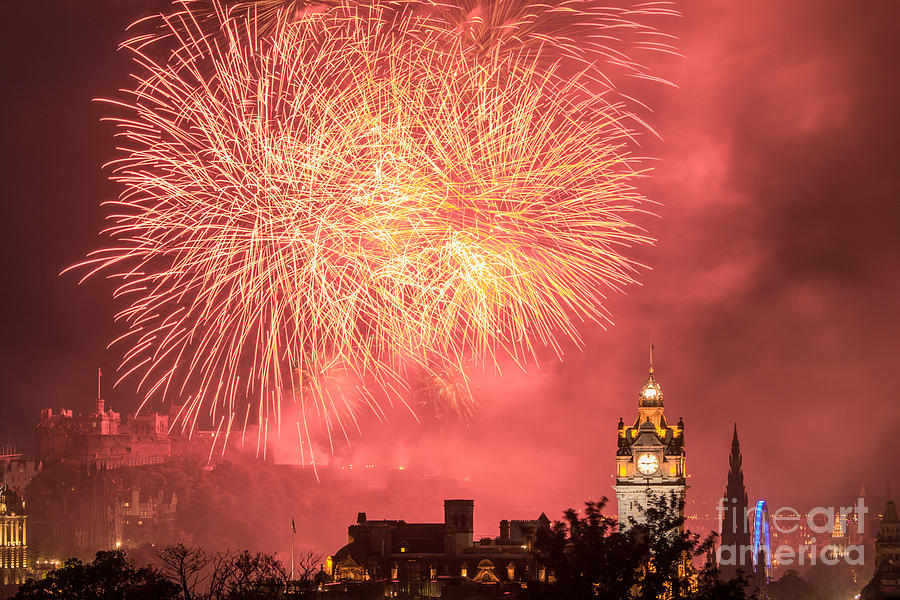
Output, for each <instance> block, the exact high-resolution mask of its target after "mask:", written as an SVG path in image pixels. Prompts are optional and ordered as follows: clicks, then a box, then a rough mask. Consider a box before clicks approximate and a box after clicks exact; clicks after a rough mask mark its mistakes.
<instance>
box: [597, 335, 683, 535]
mask: <svg viewBox="0 0 900 600" xmlns="http://www.w3.org/2000/svg"><path fill="white" fill-rule="evenodd" d="M685 477H686V474H685V449H684V422H683V421H682V420H680V419H679V421H678V424H677V425H674V426H672V425H669V424H668V423H667V422H666V417H665V415H664V414H663V392H662V388H661V387H660V385H659V383H658V382H657V381H656V378H655V377H654V373H653V348H652V346H651V349H650V375H649V377H648V378H647V381H646V382H645V383H644V385H643V387H641V391H640V393H639V394H638V416H637V419H635V421H634V423H633V424H632V425H631V426H629V427H626V426H625V422H624V420H623V419H619V439H618V451H617V452H616V485H615V488H614V489H615V491H616V500H617V502H618V519H619V524H620V526H622V527H629V526H630V525H631V524H632V523H640V522H641V521H642V519H643V514H644V513H643V511H644V509H645V508H646V507H647V505H648V502H649V500H650V498H651V497H653V498H668V497H671V496H675V498H676V499H677V500H678V501H679V502H681V503H683V502H684V496H685V491H686V490H687V484H686V480H685ZM682 512H683V508H682Z"/></svg>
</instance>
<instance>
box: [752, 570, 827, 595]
mask: <svg viewBox="0 0 900 600" xmlns="http://www.w3.org/2000/svg"><path fill="white" fill-rule="evenodd" d="M766 592H767V593H768V595H769V599H770V600H822V599H821V596H819V594H818V593H817V592H816V589H815V588H814V587H813V586H812V585H811V584H810V583H809V582H808V581H806V580H805V579H803V578H802V577H800V574H799V573H797V571H795V570H793V569H791V570H790V571H788V572H787V573H785V574H784V575H782V577H781V579H779V580H778V581H773V582H771V583H770V584H769V585H768V587H767V588H766Z"/></svg>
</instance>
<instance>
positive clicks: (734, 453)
mask: <svg viewBox="0 0 900 600" xmlns="http://www.w3.org/2000/svg"><path fill="white" fill-rule="evenodd" d="M743 463H744V461H743V457H742V456H741V443H740V441H739V440H738V431H737V423H735V424H734V436H733V437H732V438H731V456H729V457H728V487H727V489H728V490H729V492H737V493H740V494H743V495H744V497H746V495H747V492H746V491H744V470H743V466H744V465H743ZM732 497H736V496H732Z"/></svg>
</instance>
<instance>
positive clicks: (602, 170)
mask: <svg viewBox="0 0 900 600" xmlns="http://www.w3.org/2000/svg"><path fill="white" fill-rule="evenodd" d="M521 5H523V3H521V2H519V3H502V2H501V3H487V4H486V5H485V6H495V7H499V9H497V10H499V12H491V13H490V14H482V13H479V12H478V10H477V9H478V6H481V4H480V3H476V2H469V1H466V2H460V3H458V4H454V3H449V4H447V3H440V4H439V3H436V2H435V3H432V2H418V3H410V2H398V1H385V2H376V3H374V4H370V3H354V2H346V1H345V2H333V3H326V4H318V5H315V6H313V5H309V4H304V3H297V2H293V3H290V2H289V3H284V2H282V3H273V2H262V3H256V4H255V5H253V6H252V8H253V10H240V9H239V7H238V8H236V7H232V8H231V9H226V8H224V7H223V6H221V5H220V4H218V3H216V2H214V3H212V4H211V5H202V6H199V7H198V5H196V4H194V3H190V2H188V3H184V4H183V5H181V6H180V7H179V8H178V10H175V11H173V12H172V13H171V14H170V15H168V16H163V17H161V20H160V22H159V26H158V27H157V28H156V29H155V30H154V31H153V33H151V34H149V35H147V36H136V37H134V38H133V39H132V40H130V41H129V42H127V43H126V44H125V45H124V47H125V48H126V49H127V50H128V51H129V52H130V53H131V54H132V56H133V58H134V61H135V64H136V66H137V71H138V75H137V82H138V83H137V85H136V86H135V87H134V89H133V90H132V91H131V92H130V93H129V94H128V99H127V100H123V101H117V102H113V103H112V104H114V105H115V106H116V107H118V109H120V112H122V113H123V114H122V116H116V117H114V118H112V120H113V121H114V122H115V123H116V124H117V126H118V128H119V134H118V135H119V139H120V141H121V143H120V148H119V158H117V159H116V160H115V161H113V162H112V163H111V164H110V167H111V170H112V176H111V178H112V179H113V180H115V181H116V182H118V183H119V184H121V185H122V186H123V188H124V191H123V192H122V194H121V196H120V197H119V199H118V200H116V201H114V202H111V203H109V205H110V206H111V207H112V211H113V212H112V214H110V215H109V221H110V224H109V226H108V227H107V229H106V230H105V233H106V235H108V236H109V237H110V238H111V239H112V240H113V243H112V244H111V245H110V247H108V248H105V249H103V250H100V251H98V252H96V253H94V254H93V255H92V256H91V257H89V259H88V260H87V261H85V262H84V263H82V265H80V266H82V267H84V266H87V267H88V276H89V275H91V274H94V273H98V272H100V273H104V274H106V275H107V276H110V277H115V278H117V279H119V280H120V285H119V287H118V290H117V293H116V294H117V296H118V297H121V298H123V299H124V301H125V303H126V307H125V308H124V310H122V311H121V312H120V313H119V314H118V320H119V321H120V322H121V323H123V324H124V326H125V329H126V331H125V333H124V335H123V336H122V337H121V338H120V339H119V340H117V341H119V342H122V343H123V344H124V345H125V348H126V351H125V352H124V356H123V361H122V373H123V377H126V376H130V375H134V376H136V377H137V378H138V381H139V383H138V387H139V389H140V390H141V392H142V393H143V394H144V396H145V398H146V400H149V399H151V398H154V397H175V398H178V399H180V400H181V401H183V408H182V411H181V413H180V414H179V421H180V422H181V423H183V426H184V427H192V426H193V424H194V423H196V421H197V418H198V415H199V414H200V413H201V412H203V411H204V410H205V411H208V412H209V413H210V414H211V415H212V417H213V423H218V427H219V429H221V427H222V423H223V422H227V423H228V425H227V426H226V430H227V431H230V430H231V425H232V423H235V424H236V423H240V422H241V421H242V420H243V422H244V423H246V422H247V418H248V417H247V415H248V414H249V408H245V407H244V406H243V404H244V403H247V402H250V403H251V404H252V405H253V406H254V407H255V412H256V413H257V414H256V419H257V420H258V422H259V424H260V427H261V428H264V427H265V428H267V427H268V424H270V423H275V424H278V423H280V422H281V420H282V409H283V407H284V406H285V405H286V403H295V402H296V403H298V404H299V405H300V415H301V420H300V421H299V422H298V424H297V431H298V433H299V435H300V438H301V440H302V441H303V443H305V444H307V445H309V450H310V452H311V451H312V445H311V444H312V442H311V440H312V438H313V437H315V435H316V434H317V432H315V431H311V430H310V428H309V425H308V423H309V420H308V419H307V418H306V417H307V416H308V415H310V414H316V415H318V417H319V419H318V422H321V423H324V428H325V430H326V431H327V432H328V435H329V437H330V436H331V432H332V430H335V431H340V430H344V427H345V426H346V425H347V424H351V425H354V424H355V423H356V416H357V414H358V409H359V407H360V406H361V403H362V405H368V406H369V407H370V408H371V409H372V410H374V411H375V412H376V413H377V414H379V415H383V412H382V409H381V406H380V399H381V398H386V399H387V400H388V401H392V400H400V401H403V398H404V397H405V392H406V381H407V379H408V376H409V374H410V373H422V372H424V373H428V374H431V375H432V376H434V377H436V378H438V379H439V378H440V377H441V373H459V372H461V370H464V367H465V366H467V365H472V364H476V365H480V366H481V367H482V368H483V367H485V366H487V367H489V368H492V367H491V366H492V365H495V364H496V363H497V361H498V360H501V359H504V358H509V357H511V358H512V359H514V360H515V361H518V362H528V361H530V360H532V359H534V357H535V353H536V351H537V349H538V348H540V347H547V346H549V347H551V348H554V349H557V350H558V348H559V343H560V341H561V340H563V339H575V340H578V336H579V330H578V325H579V324H580V323H581V322H583V321H584V320H589V321H603V320H604V319H606V313H605V310H604V308H603V305H602V300H603V292H604V290H607V289H609V288H616V289H618V288H620V287H622V286H624V285H626V284H629V283H631V282H632V281H633V274H634V266H635V265H634V264H633V263H632V261H631V260H630V259H629V258H628V257H626V256H625V255H624V254H623V253H622V252H623V250H624V249H627V248H629V247H631V246H632V245H634V244H642V243H646V242H648V241H650V238H648V237H647V236H645V235H643V234H642V233H641V231H640V230H639V229H638V228H636V227H635V225H633V223H632V220H633V219H632V217H633V215H634V213H635V212H639V211H641V207H640V204H641V201H642V197H641V195H640V194H639V193H638V192H637V191H636V190H635V188H634V186H633V182H634V180H635V178H636V177H639V176H640V175H641V174H642V170H641V168H639V166H638V164H637V162H636V161H635V160H634V159H632V158H631V155H630V154H629V150H628V148H629V145H630V141H631V135H632V133H633V132H632V123H634V121H633V120H632V119H631V115H630V113H629V112H628V111H627V108H626V105H625V104H624V103H623V102H622V101H620V100H617V99H616V96H615V94H614V90H613V88H612V87H611V85H610V84H609V81H608V80H604V83H603V84H601V85H598V83H597V82H598V81H600V80H601V78H600V77H599V75H598V74H601V73H602V72H603V71H602V69H600V68H599V67H598V66H597V65H596V64H594V63H592V62H591V61H590V60H589V59H590V54H588V53H585V52H583V51H580V50H579V51H577V52H576V49H575V45H574V42H573V41H572V40H570V39H568V38H565V37H553V36H552V34H548V33H546V23H555V22H556V21H554V19H561V18H563V17H565V18H567V19H569V20H570V21H571V20H572V17H571V15H572V14H574V15H575V17H576V18H575V22H580V21H578V17H579V15H580V16H581V17H584V16H585V15H586V14H587V13H584V12H582V13H579V12H578V10H580V9H579V6H582V8H583V7H584V6H587V4H586V3H584V2H580V3H572V2H560V3H558V6H557V8H558V9H559V11H563V13H564V14H563V13H560V14H555V13H554V14H552V15H551V16H552V18H550V17H547V18H546V19H544V20H542V18H538V17H540V15H538V17H535V16H534V15H531V16H529V15H525V16H524V17H523V16H522V15H521V14H518V13H515V14H513V13H514V11H512V8H514V7H516V6H519V7H520V6H521ZM279 6H280V8H279ZM504 8H506V9H509V10H507V11H506V12H503V11H502V10H500V9H504ZM642 10H644V11H649V12H651V13H652V12H654V11H657V12H659V11H662V12H665V11H666V10H668V9H666V8H665V7H664V6H662V5H659V6H657V5H655V4H648V5H645V7H644V9H642ZM565 11H568V12H565ZM520 12H521V11H520ZM561 14H562V16H560V15H561ZM598 14H599V13H598ZM603 14H604V15H607V16H609V14H612V13H603ZM544 16H545V17H546V15H544ZM626 16H627V11H625V12H617V13H615V15H614V17H615V18H614V19H612V17H610V19H612V20H611V21H609V22H608V23H607V22H603V20H602V19H600V20H599V21H598V20H597V19H594V20H593V21H591V20H588V22H591V23H593V25H592V27H593V29H592V35H593V37H591V38H589V39H590V40H591V42H590V43H592V44H595V45H596V46H597V47H602V48H604V49H607V50H608V46H607V45H604V44H601V43H600V42H599V41H597V40H603V39H604V35H606V36H607V37H608V36H609V35H610V32H613V31H614V30H618V29H620V28H624V27H631V28H632V29H638V30H643V29H642V28H640V27H638V26H637V25H634V24H633V23H631V22H630V21H627V20H626V18H625V17H626ZM548 19H549V20H548ZM629 23H630V25H629ZM467 24H468V25H467ZM563 31H565V30H563ZM491 40H494V41H496V42H497V43H491ZM513 42H515V43H513ZM601 54H602V55H603V56H605V57H606V58H607V59H609V61H613V62H615V63H616V64H618V65H619V66H625V67H626V68H627V69H630V70H631V72H632V74H637V75H639V76H644V75H645V73H644V71H643V70H642V69H639V68H637V67H636V66H635V64H634V63H632V62H630V61H628V60H626V59H625V58H624V55H622V54H619V53H612V51H609V52H606V53H605V54H604V53H601ZM566 56H569V57H575V58H577V60H575V61H574V62H567V61H566V60H564V58H565V57H566ZM548 57H550V59H548ZM561 57H563V58H561ZM573 64H574V65H576V67H574V68H573V66H572V65H573ZM462 387H463V388H465V387H466V386H465V385H463V386H462ZM146 400H145V401H146ZM242 413H243V414H242ZM344 433H345V435H346V430H344ZM210 456H212V450H211V451H210Z"/></svg>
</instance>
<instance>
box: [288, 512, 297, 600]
mask: <svg viewBox="0 0 900 600" xmlns="http://www.w3.org/2000/svg"><path fill="white" fill-rule="evenodd" d="M295 533H297V526H296V525H294V516H293V515H291V578H290V579H289V580H288V587H290V585H291V583H292V582H293V581H294V534H295Z"/></svg>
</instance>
